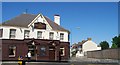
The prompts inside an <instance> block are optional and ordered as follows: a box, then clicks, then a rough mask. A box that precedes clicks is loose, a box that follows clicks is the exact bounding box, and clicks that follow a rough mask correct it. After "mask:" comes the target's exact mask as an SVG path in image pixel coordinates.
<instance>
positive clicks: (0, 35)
mask: <svg viewBox="0 0 120 65" xmlns="http://www.w3.org/2000/svg"><path fill="white" fill-rule="evenodd" d="M2 37H3V29H0V38H2Z"/></svg>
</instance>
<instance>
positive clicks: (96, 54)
mask: <svg viewBox="0 0 120 65" xmlns="http://www.w3.org/2000/svg"><path fill="white" fill-rule="evenodd" d="M87 57H88V58H98V59H120V48H117V49H106V50H99V51H88V52H87Z"/></svg>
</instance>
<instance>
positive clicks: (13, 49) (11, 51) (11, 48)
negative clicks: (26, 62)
mask: <svg viewBox="0 0 120 65" xmlns="http://www.w3.org/2000/svg"><path fill="white" fill-rule="evenodd" d="M15 54H16V46H9V57H15Z"/></svg>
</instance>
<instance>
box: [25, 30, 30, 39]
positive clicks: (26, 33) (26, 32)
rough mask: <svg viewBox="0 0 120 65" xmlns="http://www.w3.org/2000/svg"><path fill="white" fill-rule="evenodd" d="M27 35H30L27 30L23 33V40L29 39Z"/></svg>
mask: <svg viewBox="0 0 120 65" xmlns="http://www.w3.org/2000/svg"><path fill="white" fill-rule="evenodd" d="M29 34H30V31H29V30H25V31H24V38H29Z"/></svg>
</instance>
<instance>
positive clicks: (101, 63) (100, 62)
mask: <svg viewBox="0 0 120 65" xmlns="http://www.w3.org/2000/svg"><path fill="white" fill-rule="evenodd" d="M64 61H65V60H64ZM118 63H119V61H118V60H113V59H93V58H87V57H79V58H75V57H72V58H71V59H69V60H68V62H26V65H120V64H118ZM2 65H18V62H17V61H12V62H11V61H7V62H2Z"/></svg>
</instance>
